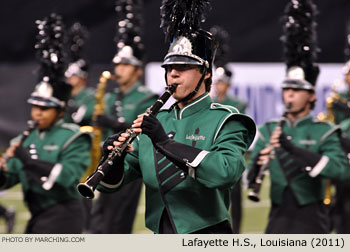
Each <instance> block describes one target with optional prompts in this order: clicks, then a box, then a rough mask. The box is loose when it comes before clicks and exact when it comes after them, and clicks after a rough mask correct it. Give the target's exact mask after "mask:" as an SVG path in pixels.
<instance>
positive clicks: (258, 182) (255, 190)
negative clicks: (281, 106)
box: [248, 103, 291, 202]
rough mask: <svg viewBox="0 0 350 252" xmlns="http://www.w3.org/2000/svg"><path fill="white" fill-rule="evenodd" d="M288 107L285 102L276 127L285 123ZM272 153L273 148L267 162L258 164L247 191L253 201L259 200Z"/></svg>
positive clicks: (289, 105)
mask: <svg viewBox="0 0 350 252" xmlns="http://www.w3.org/2000/svg"><path fill="white" fill-rule="evenodd" d="M290 107H291V104H290V103H288V104H286V109H285V111H284V113H283V115H282V117H281V119H280V121H279V122H278V124H277V126H276V127H278V126H279V127H281V129H283V126H284V124H285V123H286V119H287V114H288V113H289V110H290ZM274 155H275V153H274V150H272V151H271V155H270V158H269V160H268V162H266V163H264V164H263V165H261V166H260V169H259V172H258V175H257V176H256V178H255V181H254V184H253V187H252V188H251V189H252V190H251V191H250V192H249V193H248V199H250V200H251V201H255V202H259V201H260V197H259V194H260V190H261V186H262V183H263V181H264V178H265V175H266V174H267V172H268V170H269V163H270V160H271V159H273V156H274Z"/></svg>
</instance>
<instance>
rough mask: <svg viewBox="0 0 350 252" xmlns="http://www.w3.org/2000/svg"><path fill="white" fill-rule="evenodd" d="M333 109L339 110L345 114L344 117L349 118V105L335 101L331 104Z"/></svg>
mask: <svg viewBox="0 0 350 252" xmlns="http://www.w3.org/2000/svg"><path fill="white" fill-rule="evenodd" d="M333 109H334V110H339V111H341V112H342V113H345V115H347V116H350V107H349V104H347V103H344V102H341V101H338V100H336V101H334V103H333Z"/></svg>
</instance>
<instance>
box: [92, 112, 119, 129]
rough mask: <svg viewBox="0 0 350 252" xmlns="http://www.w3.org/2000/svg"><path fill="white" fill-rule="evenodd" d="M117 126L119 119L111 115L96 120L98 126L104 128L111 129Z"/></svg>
mask: <svg viewBox="0 0 350 252" xmlns="http://www.w3.org/2000/svg"><path fill="white" fill-rule="evenodd" d="M116 124H117V118H116V117H114V116H109V115H98V116H97V119H96V125H97V126H99V127H102V128H111V129H114V127H115V126H116Z"/></svg>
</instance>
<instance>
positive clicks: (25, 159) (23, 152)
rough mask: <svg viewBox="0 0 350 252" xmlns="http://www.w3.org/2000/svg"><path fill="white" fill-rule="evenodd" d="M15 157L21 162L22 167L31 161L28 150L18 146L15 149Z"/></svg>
mask: <svg viewBox="0 0 350 252" xmlns="http://www.w3.org/2000/svg"><path fill="white" fill-rule="evenodd" d="M15 157H17V158H18V159H19V160H21V162H22V164H23V166H26V165H27V164H28V163H29V162H30V160H32V159H31V157H30V155H29V152H28V150H27V149H26V148H24V147H23V146H18V147H17V148H16V149H15Z"/></svg>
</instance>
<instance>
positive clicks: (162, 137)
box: [141, 114, 169, 146]
mask: <svg viewBox="0 0 350 252" xmlns="http://www.w3.org/2000/svg"><path fill="white" fill-rule="evenodd" d="M141 129H142V133H143V134H145V135H147V136H148V137H149V138H150V139H151V140H152V143H153V145H154V146H156V144H157V143H159V142H164V141H167V140H169V137H168V135H167V134H166V133H165V130H164V128H163V126H162V124H161V123H160V122H159V121H158V119H157V118H156V117H155V116H154V115H152V114H151V115H149V116H144V117H143V121H142V124H141Z"/></svg>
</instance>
